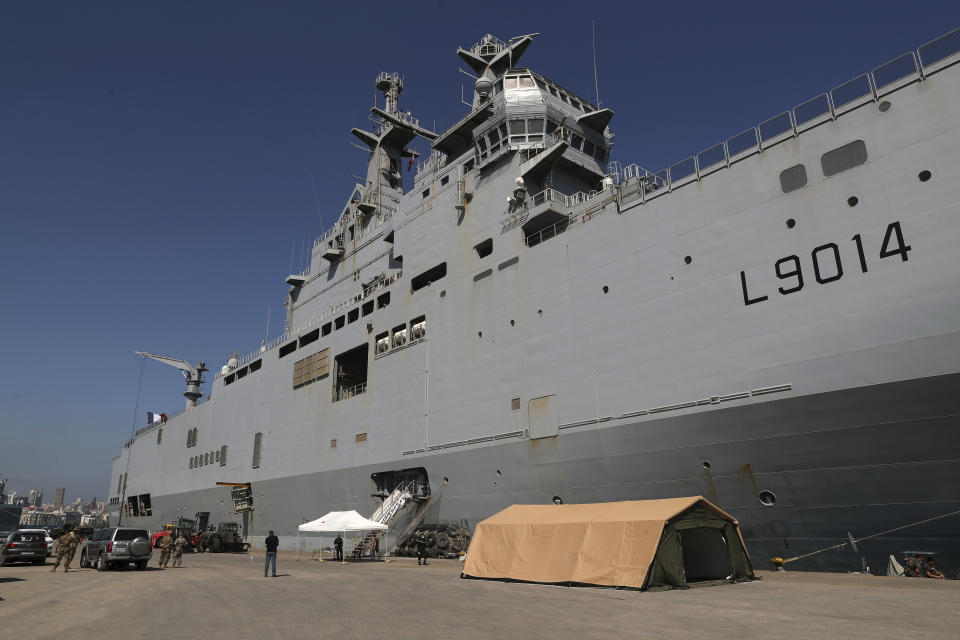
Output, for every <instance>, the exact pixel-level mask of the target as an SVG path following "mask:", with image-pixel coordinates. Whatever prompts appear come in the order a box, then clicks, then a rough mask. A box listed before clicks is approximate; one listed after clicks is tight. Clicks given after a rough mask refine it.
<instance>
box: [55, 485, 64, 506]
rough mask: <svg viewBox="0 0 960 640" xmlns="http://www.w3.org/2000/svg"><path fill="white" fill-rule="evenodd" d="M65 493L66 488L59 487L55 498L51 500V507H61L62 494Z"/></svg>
mask: <svg viewBox="0 0 960 640" xmlns="http://www.w3.org/2000/svg"><path fill="white" fill-rule="evenodd" d="M66 492H67V490H66V488H64V487H60V488H58V489H57V497H56V498H54V499H53V505H54V506H55V507H62V506H63V494H65V493H66Z"/></svg>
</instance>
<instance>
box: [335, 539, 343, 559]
mask: <svg viewBox="0 0 960 640" xmlns="http://www.w3.org/2000/svg"><path fill="white" fill-rule="evenodd" d="M333 550H334V553H335V554H336V559H337V562H343V538H341V537H340V536H337V537H336V539H334V541H333Z"/></svg>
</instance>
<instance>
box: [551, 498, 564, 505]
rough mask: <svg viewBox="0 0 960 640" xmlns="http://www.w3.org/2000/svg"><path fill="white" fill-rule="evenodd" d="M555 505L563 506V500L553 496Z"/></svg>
mask: <svg viewBox="0 0 960 640" xmlns="http://www.w3.org/2000/svg"><path fill="white" fill-rule="evenodd" d="M553 504H563V498H561V497H560V496H553Z"/></svg>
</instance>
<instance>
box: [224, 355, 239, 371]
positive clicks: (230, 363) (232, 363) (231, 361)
mask: <svg viewBox="0 0 960 640" xmlns="http://www.w3.org/2000/svg"><path fill="white" fill-rule="evenodd" d="M238 364H240V361H239V360H237V359H236V358H230V359H229V360H227V366H228V367H230V369H231V370H233V369H236V368H237V365H238Z"/></svg>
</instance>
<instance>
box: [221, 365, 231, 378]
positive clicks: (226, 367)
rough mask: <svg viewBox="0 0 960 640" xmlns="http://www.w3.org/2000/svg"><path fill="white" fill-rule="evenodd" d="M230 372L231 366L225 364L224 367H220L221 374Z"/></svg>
mask: <svg viewBox="0 0 960 640" xmlns="http://www.w3.org/2000/svg"><path fill="white" fill-rule="evenodd" d="M228 373H230V367H228V366H227V365H223V366H222V367H220V375H222V376H225V375H227V374H228Z"/></svg>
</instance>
